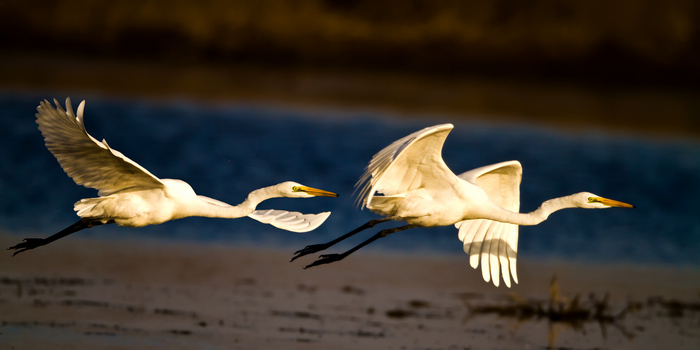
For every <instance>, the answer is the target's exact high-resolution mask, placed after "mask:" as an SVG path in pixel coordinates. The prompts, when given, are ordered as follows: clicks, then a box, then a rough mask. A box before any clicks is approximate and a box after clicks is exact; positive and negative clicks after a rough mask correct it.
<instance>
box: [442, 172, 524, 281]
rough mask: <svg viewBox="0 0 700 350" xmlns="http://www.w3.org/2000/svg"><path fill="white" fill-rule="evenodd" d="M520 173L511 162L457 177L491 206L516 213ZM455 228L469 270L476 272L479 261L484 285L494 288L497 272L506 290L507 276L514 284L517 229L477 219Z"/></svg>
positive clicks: (518, 201) (505, 224)
mask: <svg viewBox="0 0 700 350" xmlns="http://www.w3.org/2000/svg"><path fill="white" fill-rule="evenodd" d="M522 173H523V169H522V166H521V165H520V162H518V161H516V160H513V161H508V162H502V163H497V164H492V165H487V166H484V167H481V168H477V169H474V170H470V171H467V172H465V173H463V174H461V175H459V177H460V178H461V179H463V180H465V181H467V182H470V183H472V184H475V185H478V186H479V187H481V188H482V189H483V190H484V191H485V192H486V194H487V195H488V197H489V199H490V200H491V201H492V202H493V203H494V204H496V205H498V206H500V207H501V208H503V209H507V210H510V211H513V212H518V210H520V180H521V179H522ZM455 226H456V227H457V228H458V229H459V239H460V240H461V241H462V242H464V251H465V252H466V253H467V254H469V262H470V264H471V266H472V267H473V268H477V267H478V266H479V261H481V273H482V276H483V277H484V280H485V281H486V282H488V281H489V280H490V279H491V280H493V284H494V285H495V286H496V287H498V284H499V281H500V279H499V272H500V273H501V274H502V275H503V281H504V282H505V284H506V286H508V287H510V277H511V276H512V277H513V281H515V283H518V274H517V270H516V265H515V263H516V259H517V251H518V225H514V224H508V223H503V222H498V221H492V220H485V219H477V220H465V221H460V222H458V223H456V224H455ZM499 266H500V269H499Z"/></svg>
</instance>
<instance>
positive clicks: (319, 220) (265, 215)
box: [248, 209, 331, 232]
mask: <svg viewBox="0 0 700 350" xmlns="http://www.w3.org/2000/svg"><path fill="white" fill-rule="evenodd" d="M330 215H331V212H329V211H327V212H323V213H319V214H302V213H298V212H294V211H286V210H272V209H269V210H255V211H253V212H252V213H250V214H248V217H249V218H252V219H255V220H258V221H260V222H262V223H264V224H270V225H272V226H274V227H277V228H281V229H283V230H287V231H292V232H309V231H311V230H314V229H316V228H317V227H319V226H321V224H323V222H324V221H326V219H328V217H329V216H330Z"/></svg>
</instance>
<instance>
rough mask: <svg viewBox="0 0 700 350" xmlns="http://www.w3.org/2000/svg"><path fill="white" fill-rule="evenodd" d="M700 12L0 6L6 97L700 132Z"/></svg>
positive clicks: (277, 2)
mask: <svg viewBox="0 0 700 350" xmlns="http://www.w3.org/2000/svg"><path fill="white" fill-rule="evenodd" d="M699 19H700V3H698V2H696V1H684V0H672V1H662V0H642V1H628V0H604V1H598V0H593V1H588V0H572V1H545V0H534V1H459V0H443V1H439V0H438V1H429V0H413V1H399V0H384V1H369V0H368V1H364V0H351V1H338V0H333V1H331V0H326V1H323V0H238V1H224V0H203V1H184V0H180V1H177V0H176V1H165V0H154V1H139V0H125V1H89V0H67V1H65V0H64V1H38V0H25V1H12V0H10V1H0V31H1V32H2V33H3V35H2V36H0V46H1V47H2V50H1V53H0V75H2V76H3V79H2V82H1V83H0V84H1V85H2V86H0V87H4V89H10V90H13V91H14V90H17V89H30V90H32V91H36V90H37V89H44V90H51V91H56V90H62V91H65V92H66V93H68V92H76V91H77V92H81V93H82V92H99V93H105V94H111V95H115V94H118V95H130V96H137V97H141V96H145V95H147V96H154V95H160V96H163V95H165V96H186V97H188V98H200V99H216V100H239V101H240V100H243V101H246V102H248V101H253V102H264V103H268V102H271V101H272V102H276V103H277V102H281V103H286V104H290V103H291V104H307V105H308V104H311V105H319V104H321V105H335V106H338V105H340V106H341V107H358V106H359V107H370V108H375V107H379V108H390V109H393V110H400V111H406V112H410V113H413V112H418V113H423V112H436V113H450V114H454V115H458V116H461V117H464V116H468V117H470V118H477V119H487V120H493V119H498V120H506V121H518V122H525V123H544V124H547V125H555V126H559V127H568V128H575V129H579V128H581V127H590V126H595V127H603V128H607V129H614V130H616V131H623V132H628V131H631V132H637V133H638V132H641V133H645V134H649V135H664V136H671V137H675V136H678V135H682V136H690V137H694V138H696V137H697V136H698V135H700V94H699V93H698V92H699V91H700V83H699V82H700V25H698V23H700V21H699Z"/></svg>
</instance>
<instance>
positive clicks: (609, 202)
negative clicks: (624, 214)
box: [595, 197, 634, 208]
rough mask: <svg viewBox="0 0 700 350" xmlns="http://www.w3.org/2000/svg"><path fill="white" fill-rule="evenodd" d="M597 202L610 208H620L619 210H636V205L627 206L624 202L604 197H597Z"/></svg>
mask: <svg viewBox="0 0 700 350" xmlns="http://www.w3.org/2000/svg"><path fill="white" fill-rule="evenodd" d="M595 200H596V202H600V203H603V204H605V205H607V206H609V207H619V208H634V205H632V204H627V203H624V202H620V201H616V200H612V199H607V198H603V197H595Z"/></svg>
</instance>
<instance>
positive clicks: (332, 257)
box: [304, 225, 418, 269]
mask: <svg viewBox="0 0 700 350" xmlns="http://www.w3.org/2000/svg"><path fill="white" fill-rule="evenodd" d="M414 227H418V226H415V225H406V226H401V227H395V228H390V229H386V230H383V231H379V233H377V234H376V235H374V236H372V237H371V238H370V239H368V240H366V241H364V242H362V243H360V244H358V245H357V246H355V247H354V248H352V249H350V250H348V251H347V252H345V253H342V254H325V255H321V256H319V257H318V260H316V261H314V262H313V263H311V264H310V265H307V266H306V267H304V268H305V269H308V268H309V267H313V266H318V265H323V264H330V263H332V262H336V261H340V260H343V259H344V258H345V257H346V256H348V255H350V254H352V253H354V252H355V251H356V250H358V249H360V248H362V247H364V246H366V245H368V244H370V243H372V242H374V241H376V240H378V239H380V238H382V237H386V236H388V235H390V234H392V233H394V232H399V231H403V230H408V229H410V228H414Z"/></svg>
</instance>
